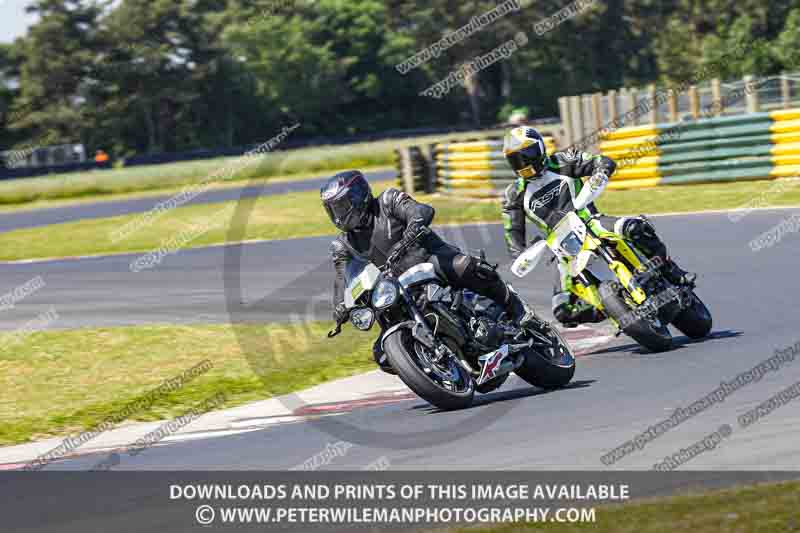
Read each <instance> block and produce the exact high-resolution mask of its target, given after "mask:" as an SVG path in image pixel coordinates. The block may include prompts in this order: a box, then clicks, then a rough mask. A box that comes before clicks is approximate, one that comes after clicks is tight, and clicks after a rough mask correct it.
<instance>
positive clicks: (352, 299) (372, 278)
mask: <svg viewBox="0 0 800 533" xmlns="http://www.w3.org/2000/svg"><path fill="white" fill-rule="evenodd" d="M380 275H381V271H380V270H378V267H376V266H375V265H373V264H372V263H369V264H367V265H366V266H365V267H364V269H363V270H362V271H361V273H360V274H359V275H358V276H356V277H355V278H354V279H353V281H351V282H350V284H349V285H348V286H347V288H346V289H345V291H344V305H345V307H347V308H348V309H351V308H353V307H355V305H356V300H358V298H359V297H360V296H361V295H362V294H364V293H365V292H367V291H371V290H372V289H374V288H375V284H376V283H377V282H378V278H379V277H380Z"/></svg>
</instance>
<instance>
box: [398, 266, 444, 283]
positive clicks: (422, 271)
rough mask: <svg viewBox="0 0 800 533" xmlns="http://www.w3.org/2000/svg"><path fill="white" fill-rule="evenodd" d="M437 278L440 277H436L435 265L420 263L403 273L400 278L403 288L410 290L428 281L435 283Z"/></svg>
mask: <svg viewBox="0 0 800 533" xmlns="http://www.w3.org/2000/svg"><path fill="white" fill-rule="evenodd" d="M437 278H438V276H436V269H435V268H434V267H433V263H420V264H418V265H415V266H413V267H411V268H409V269H408V270H406V271H405V272H403V275H402V276H400V278H399V279H400V284H401V285H402V286H403V287H405V288H409V287H413V286H414V285H418V284H420V283H424V282H426V281H433V280H435V279H437Z"/></svg>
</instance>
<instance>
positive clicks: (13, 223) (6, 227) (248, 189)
mask: <svg viewBox="0 0 800 533" xmlns="http://www.w3.org/2000/svg"><path fill="white" fill-rule="evenodd" d="M396 174H397V173H396V172H395V171H394V170H383V171H379V172H368V173H365V176H366V177H367V179H369V180H370V181H373V182H375V181H382V180H389V179H394V177H395V176H396ZM326 179H327V178H316V179H308V180H298V181H286V182H282V183H268V184H266V185H247V186H242V187H228V188H224V189H212V190H209V191H206V192H204V193H202V194H199V195H197V197H195V198H193V199H192V200H191V201H189V202H187V203H186V204H184V205H193V204H211V203H219V202H229V201H236V200H239V199H240V198H251V197H253V196H268V195H273V194H286V193H289V192H304V191H314V190H319V188H320V187H321V186H322V185H323V184H324V183H325V180H326ZM169 198H170V196H151V197H149V198H135V199H131V200H109V201H104V202H93V203H84V204H77V205H71V206H66V207H53V208H46V209H32V210H30V211H20V212H12V213H0V231H12V230H15V229H22V228H33V227H38V226H47V225H50V224H63V223H64V222H74V221H76V220H84V219H92V218H106V217H116V216H120V215H129V214H131V213H144V212H146V211H149V210H150V209H152V208H153V207H154V206H156V205H158V204H159V203H160V202H163V201H165V200H168V199H169Z"/></svg>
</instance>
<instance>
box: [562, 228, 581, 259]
mask: <svg viewBox="0 0 800 533" xmlns="http://www.w3.org/2000/svg"><path fill="white" fill-rule="evenodd" d="M582 248H583V243H582V242H581V240H580V239H579V238H578V236H577V235H575V233H574V232H572V233H570V234H569V235H567V238H566V239H564V240H563V241H561V249H562V250H564V251H565V252H567V253H568V254H569V255H571V256H573V257H574V256H576V255H578V254H579V253H580V252H581V249H582Z"/></svg>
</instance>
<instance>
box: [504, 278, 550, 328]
mask: <svg viewBox="0 0 800 533" xmlns="http://www.w3.org/2000/svg"><path fill="white" fill-rule="evenodd" d="M506 290H507V291H508V293H507V294H508V297H507V298H506V313H507V314H508V316H510V317H511V320H512V321H513V322H514V323H515V324H516V325H517V326H519V327H520V328H523V329H525V328H528V327H531V326H533V325H534V324H536V323H538V322H541V321H542V320H541V319H540V318H539V317H538V316H537V315H536V312H535V311H534V310H533V308H532V307H531V306H529V305H528V304H527V303H526V302H525V301H524V300H523V299H522V298H521V297H520V295H519V294H518V293H517V291H516V290H514V287H512V286H511V285H508V284H506Z"/></svg>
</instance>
